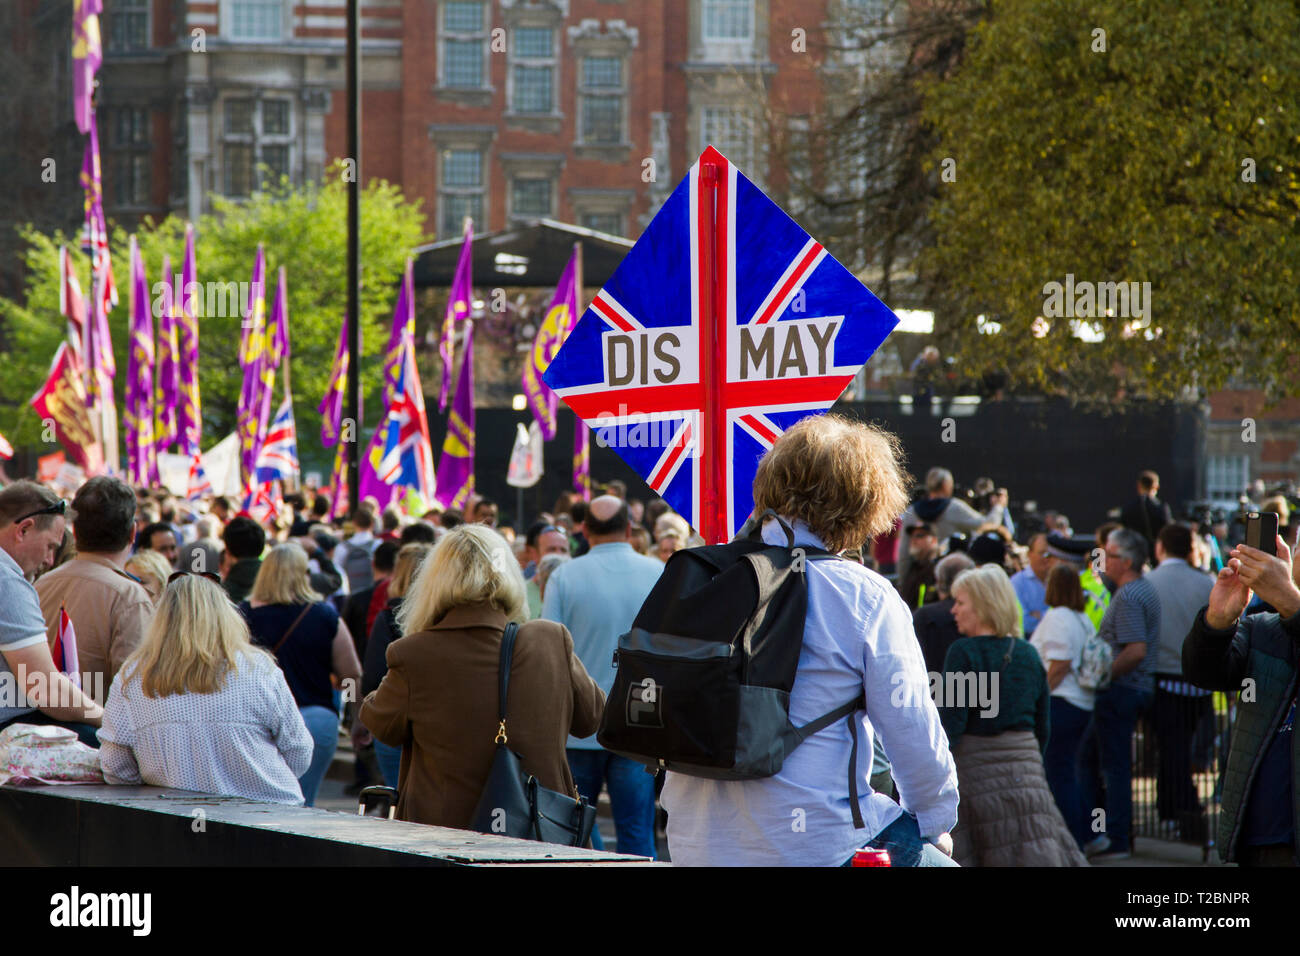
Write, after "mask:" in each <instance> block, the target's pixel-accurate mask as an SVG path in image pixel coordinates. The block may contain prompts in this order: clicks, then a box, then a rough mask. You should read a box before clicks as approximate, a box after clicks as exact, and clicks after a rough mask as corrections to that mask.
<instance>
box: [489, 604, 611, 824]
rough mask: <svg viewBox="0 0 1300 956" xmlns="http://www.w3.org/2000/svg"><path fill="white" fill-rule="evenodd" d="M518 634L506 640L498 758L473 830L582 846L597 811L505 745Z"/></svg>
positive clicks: (510, 628) (515, 629)
mask: <svg viewBox="0 0 1300 956" xmlns="http://www.w3.org/2000/svg"><path fill="white" fill-rule="evenodd" d="M518 633H519V625H518V624H515V623H513V622H512V623H510V624H507V625H506V632H505V634H504V635H503V636H502V638H501V663H500V665H499V667H498V688H499V689H498V700H499V704H498V707H497V710H498V715H497V716H498V719H499V721H500V723H499V724H498V726H497V735H496V740H495V743H496V745H497V748H496V754H495V755H494V756H493V757H492V769H491V770H490V771H489V772H488V778H487V783H486V784H484V786H483V794H482V796H480V797H479V799H478V806H477V807H476V808H475V809H474V817H473V820H472V822H471V823H470V827H469V828H470V829H471V830H477V831H478V832H479V833H497V834H501V835H502V836H512V837H519V838H520V839H523V840H538V841H540V842H542V843H558V844H561V845H562V846H578V847H583V846H586V845H587V842H588V840H590V839H591V828H592V826H593V825H594V824H595V822H596V808H595V807H593V806H591V805H590V804H589V803H587V801H586V800H584V799H583V798H582V797H581V796H580V795H577V794H576V791H575V795H574V796H567V795H566V794H563V793H556V792H555V791H554V790H547V789H546V788H545V787H543V786H542V785H541V784H540V783H538V782H537V778H536V777H534V776H533V775H532V774H529V773H526V772H525V771H524V765H523V761H522V760H521V759H520V758H519V755H518V754H517V753H515V752H514V751H513V750H511V749H510V748H509V747H507V746H506V743H507V737H506V692H507V690H508V689H509V687H510V661H511V658H512V657H513V656H514V648H515V637H516V636H517V635H518Z"/></svg>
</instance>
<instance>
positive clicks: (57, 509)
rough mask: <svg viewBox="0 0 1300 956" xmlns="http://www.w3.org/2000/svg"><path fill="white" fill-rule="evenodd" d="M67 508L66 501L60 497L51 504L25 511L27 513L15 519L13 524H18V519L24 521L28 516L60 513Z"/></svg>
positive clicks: (36, 516)
mask: <svg viewBox="0 0 1300 956" xmlns="http://www.w3.org/2000/svg"><path fill="white" fill-rule="evenodd" d="M67 510H68V503H67V502H66V501H64V500H63V499H62V498H60V499H59V500H58V501H56V502H54V504H52V505H46V506H45V507H44V508H40V509H38V510H36V511H29V512H27V514H25V515H23V516H22V517H21V518H18V519H17V520H15V521H14V524H18V523H19V522H20V521H26V520H27V519H28V518H39V517H40V516H41V515H61V514H63V513H64V512H66V511H67Z"/></svg>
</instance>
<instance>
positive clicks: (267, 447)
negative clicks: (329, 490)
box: [254, 395, 298, 484]
mask: <svg viewBox="0 0 1300 956" xmlns="http://www.w3.org/2000/svg"><path fill="white" fill-rule="evenodd" d="M297 475H298V432H297V430H296V429H295V428H294V424H293V400H292V399H291V398H290V397H289V396H288V395H286V396H285V397H284V401H283V402H281V403H280V408H279V409H278V410H277V411H276V413H275V420H274V421H272V422H271V427H270V429H269V430H268V431H267V433H266V441H265V442H264V443H263V445H262V450H261V451H260V452H259V453H258V456H257V467H256V469H255V475H254V481H255V482H256V483H258V484H267V483H269V482H272V481H275V480H276V479H279V480H280V481H289V480H291V479H293V478H295V477H297Z"/></svg>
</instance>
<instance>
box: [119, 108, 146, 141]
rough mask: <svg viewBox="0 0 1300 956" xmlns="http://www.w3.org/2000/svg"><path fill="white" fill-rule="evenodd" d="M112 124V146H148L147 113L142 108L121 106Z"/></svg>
mask: <svg viewBox="0 0 1300 956" xmlns="http://www.w3.org/2000/svg"><path fill="white" fill-rule="evenodd" d="M115 112H116V116H115V117H114V122H113V145H114V146H148V145H149V111H148V110H147V109H145V108H144V107H142V106H123V107H121V108H120V109H118V110H116V111H115Z"/></svg>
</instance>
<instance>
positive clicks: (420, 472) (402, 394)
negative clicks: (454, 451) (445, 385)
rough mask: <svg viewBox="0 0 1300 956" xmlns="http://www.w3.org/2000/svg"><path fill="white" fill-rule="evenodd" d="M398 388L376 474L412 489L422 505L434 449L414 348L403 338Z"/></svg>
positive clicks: (429, 487)
mask: <svg viewBox="0 0 1300 956" xmlns="http://www.w3.org/2000/svg"><path fill="white" fill-rule="evenodd" d="M399 368H400V370H399V372H398V378H397V387H396V388H395V389H394V390H393V398H392V402H391V403H390V404H389V406H388V418H387V419H386V420H385V421H384V424H383V426H382V427H383V429H384V443H383V448H384V454H383V457H382V458H381V459H380V460H379V465H378V467H377V468H376V470H375V471H376V474H377V475H378V477H379V480H380V481H382V482H383V483H384V484H386V485H406V486H408V487H410V488H414V489H415V491H416V492H417V493H418V494H419V495H420V496H421V497H422V498H423V499H424V502H425V504H426V505H427V504H428V503H429V502H431V501H432V500H433V493H434V490H435V484H436V483H435V480H434V472H433V452H432V450H431V449H430V446H429V421H428V418H427V417H426V416H425V412H424V392H423V390H422V389H421V388H420V376H419V373H418V372H417V371H416V368H415V349H414V347H413V344H412V340H411V338H410V336H406V337H404V341H403V345H402V361H401V365H400V367H399Z"/></svg>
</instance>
